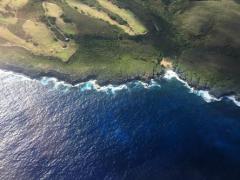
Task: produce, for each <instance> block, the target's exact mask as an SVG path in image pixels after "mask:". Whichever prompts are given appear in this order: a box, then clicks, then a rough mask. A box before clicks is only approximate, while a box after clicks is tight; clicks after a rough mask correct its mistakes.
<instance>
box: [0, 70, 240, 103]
mask: <svg viewBox="0 0 240 180" xmlns="http://www.w3.org/2000/svg"><path fill="white" fill-rule="evenodd" d="M0 75H1V77H3V80H4V81H7V82H11V81H12V82H14V81H16V80H19V81H35V82H40V83H41V84H42V85H44V86H48V85H50V86H52V87H53V89H58V90H62V91H63V92H68V91H69V90H70V89H71V88H79V90H80V91H81V92H84V91H91V90H95V91H98V92H105V93H107V94H115V93H116V92H118V91H122V90H129V91H130V88H132V86H134V87H137V88H144V89H151V88H154V87H156V88H160V87H161V85H160V84H159V83H158V82H157V81H155V80H153V79H151V80H150V82H149V83H146V82H142V81H133V82H129V83H126V84H121V85H112V84H109V85H105V86H100V85H99V84H98V83H97V81H96V80H89V81H87V82H82V83H79V84H76V85H72V84H69V83H67V82H65V81H60V80H58V79H57V78H54V77H42V78H41V79H40V81H37V80H36V79H31V78H30V77H28V76H25V75H22V74H19V73H15V72H12V71H6V70H0ZM163 78H164V79H166V80H172V79H176V80H178V81H179V82H181V83H182V84H183V85H184V86H185V87H187V88H188V89H189V92H190V93H194V94H196V95H198V96H200V97H202V98H203V99H204V101H206V102H207V103H211V102H216V101H221V100H222V99H223V98H216V97H214V96H213V95H211V94H210V93H209V91H206V90H196V89H194V88H193V87H191V86H190V85H189V84H188V83H187V82H186V81H184V80H183V79H181V78H180V77H179V75H178V74H177V73H176V72H174V71H173V70H167V71H166V73H165V74H164V76H163ZM226 98H227V99H229V100H230V101H232V102H233V103H234V104H235V105H237V106H239V107H240V101H237V99H236V97H235V96H226Z"/></svg>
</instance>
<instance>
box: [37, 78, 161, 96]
mask: <svg viewBox="0 0 240 180" xmlns="http://www.w3.org/2000/svg"><path fill="white" fill-rule="evenodd" d="M40 82H41V84H42V85H44V86H47V85H53V86H54V89H63V90H64V91H66V90H69V89H70V88H79V90H80V91H81V92H84V91H91V90H95V91H97V92H105V93H107V94H110V93H111V94H115V93H116V92H118V91H121V90H129V86H130V85H133V84H134V85H135V86H136V87H142V88H145V89H150V88H153V87H158V88H159V87H161V86H160V84H158V83H157V82H156V81H155V80H153V79H152V80H151V81H150V83H145V82H141V81H135V82H132V83H127V84H121V85H112V84H109V85H106V86H100V85H99V84H97V81H96V80H89V81H87V82H83V83H79V84H76V85H71V84H68V83H66V82H64V81H59V80H58V79H56V78H49V77H43V78H42V79H41V80H40Z"/></svg>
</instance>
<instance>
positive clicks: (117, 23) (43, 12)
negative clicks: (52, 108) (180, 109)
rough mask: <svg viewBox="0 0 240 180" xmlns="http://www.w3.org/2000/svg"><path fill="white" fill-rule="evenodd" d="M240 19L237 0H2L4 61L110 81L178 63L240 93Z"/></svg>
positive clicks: (201, 80)
mask: <svg viewBox="0 0 240 180" xmlns="http://www.w3.org/2000/svg"><path fill="white" fill-rule="evenodd" d="M239 19H240V3H239V0H219V1H211V0H205V1H197V0H191V1H190V0H177V1H172V0H131V1H129V0H111V1H108V0H45V1H27V0H15V1H13V0H3V1H0V53H1V58H0V65H1V64H8V65H13V66H17V65H19V66H21V67H22V68H26V67H27V68H31V69H35V70H39V71H51V70H55V71H57V72H60V73H63V74H69V75H72V76H76V77H86V76H88V75H96V76H97V78H98V79H102V80H103V79H105V80H110V79H126V78H129V77H136V76H150V75H152V74H153V73H154V72H155V70H156V69H157V71H158V72H159V71H160V69H161V68H160V67H161V65H163V66H167V67H171V66H172V64H173V66H175V67H177V68H178V70H179V71H182V72H184V76H185V77H186V79H188V80H189V81H191V82H194V83H195V84H200V85H202V86H211V87H214V88H219V89H224V88H226V87H229V89H230V90H232V91H234V92H238V93H239V94H240V87H239V84H240V78H239V77H240V74H239V72H240V69H239V67H240V52H239V49H240V21H239ZM162 58H164V59H168V61H167V62H165V61H162ZM169 59H171V60H172V62H171V63H172V64H171V63H170V64H169V63H168V62H169ZM60 60H61V61H60ZM160 62H162V64H161V63H160Z"/></svg>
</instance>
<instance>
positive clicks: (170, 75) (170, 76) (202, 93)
mask: <svg viewBox="0 0 240 180" xmlns="http://www.w3.org/2000/svg"><path fill="white" fill-rule="evenodd" d="M164 78H165V79H167V80H171V79H173V78H175V79H177V80H178V81H180V82H181V83H183V84H184V86H185V87H187V88H188V89H189V90H190V93H194V94H196V95H198V96H201V97H202V98H203V99H204V100H205V101H206V102H207V103H211V102H215V101H221V100H222V99H223V98H216V97H214V96H213V95H211V94H210V93H209V91H206V90H196V89H194V88H193V87H191V86H190V85H189V84H188V83H187V82H186V81H184V80H183V79H181V78H180V77H179V75H178V74H177V73H176V72H174V71H173V70H167V71H166V73H165V75H164ZM226 98H228V99H229V100H231V101H232V102H233V103H234V104H236V105H237V106H239V107H240V102H239V101H237V100H236V97H235V96H226Z"/></svg>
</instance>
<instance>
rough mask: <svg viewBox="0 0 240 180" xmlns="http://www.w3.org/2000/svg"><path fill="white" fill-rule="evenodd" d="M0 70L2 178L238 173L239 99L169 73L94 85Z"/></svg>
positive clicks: (207, 177) (218, 179)
mask: <svg viewBox="0 0 240 180" xmlns="http://www.w3.org/2000/svg"><path fill="white" fill-rule="evenodd" d="M55 81H56V80H55V79H49V78H42V79H41V80H40V81H39V80H30V79H28V78H24V77H22V76H18V75H15V74H12V73H6V72H2V71H1V72H0V179H1V180H5V179H17V180H18V179H24V180H30V179H57V180H58V179H80V180H85V179H86V180H88V179H89V180H95V179H96V180H103V179H104V180H110V179H113V180H118V179H130V180H135V179H136V180H141V179H143V180H154V179H156V180H239V179H240V107H238V106H236V105H235V104H234V103H233V102H232V101H230V100H228V99H224V100H222V101H219V102H218V101H216V102H212V103H207V102H205V101H204V99H203V98H202V97H200V96H197V95H196V94H193V93H189V89H188V88H186V87H185V86H184V85H183V84H182V83H181V82H179V81H177V80H176V79H171V80H166V79H161V80H156V81H154V82H153V83H150V84H149V85H146V84H143V83H139V82H132V83H128V84H127V85H123V86H120V87H115V88H110V86H109V87H105V88H104V87H102V88H100V90H99V89H98V90H96V89H95V88H94V87H93V84H92V83H84V84H81V85H79V86H75V87H70V86H68V85H64V84H62V83H60V82H55Z"/></svg>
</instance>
